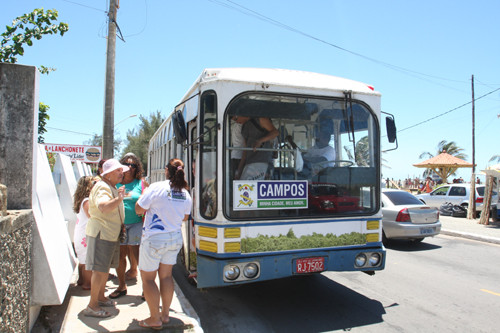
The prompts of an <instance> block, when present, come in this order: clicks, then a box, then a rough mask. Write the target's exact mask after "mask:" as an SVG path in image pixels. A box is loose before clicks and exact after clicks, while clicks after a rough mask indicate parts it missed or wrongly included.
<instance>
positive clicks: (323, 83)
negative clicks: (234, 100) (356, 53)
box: [195, 68, 380, 95]
mask: <svg viewBox="0 0 500 333" xmlns="http://www.w3.org/2000/svg"><path fill="white" fill-rule="evenodd" d="M212 81H233V82H247V83H251V84H262V83H264V84H276V85H280V86H292V87H306V88H310V89H326V90H337V91H338V90H341V91H345V90H351V91H353V92H356V93H362V94H363V93H364V94H370V95H380V93H379V92H376V91H374V89H373V86H371V85H368V84H366V83H363V82H358V81H353V80H349V79H344V78H341V77H336V76H331V75H326V74H319V73H313V72H305V71H297V70H288V69H278V68H207V69H205V70H204V71H203V73H202V74H201V75H200V77H199V78H198V80H197V82H196V83H195V85H197V84H203V83H208V82H212Z"/></svg>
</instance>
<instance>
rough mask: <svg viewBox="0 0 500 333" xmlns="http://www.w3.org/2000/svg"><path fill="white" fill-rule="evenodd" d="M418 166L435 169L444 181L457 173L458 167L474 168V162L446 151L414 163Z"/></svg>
mask: <svg viewBox="0 0 500 333" xmlns="http://www.w3.org/2000/svg"><path fill="white" fill-rule="evenodd" d="M413 166H414V167H417V168H426V169H431V170H433V171H434V172H435V173H436V174H437V175H438V176H439V177H441V179H442V180H443V183H447V182H448V177H449V176H450V175H452V174H453V173H455V171H457V169H458V168H472V163H469V162H467V161H464V160H462V159H460V158H458V157H455V156H453V155H450V154H448V153H446V152H442V153H441V154H439V155H437V156H434V157H432V158H429V159H428V160H426V161H423V162H420V163H417V164H413Z"/></svg>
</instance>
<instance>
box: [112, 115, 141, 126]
mask: <svg viewBox="0 0 500 333" xmlns="http://www.w3.org/2000/svg"><path fill="white" fill-rule="evenodd" d="M133 117H137V115H136V114H133V115H130V116H128V117H127V118H125V119H122V120H120V121H119V122H117V123H116V124H115V127H117V126H118V125H119V124H121V123H123V122H124V121H125V120H127V119H129V118H133Z"/></svg>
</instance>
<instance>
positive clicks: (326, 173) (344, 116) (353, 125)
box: [223, 93, 379, 220]
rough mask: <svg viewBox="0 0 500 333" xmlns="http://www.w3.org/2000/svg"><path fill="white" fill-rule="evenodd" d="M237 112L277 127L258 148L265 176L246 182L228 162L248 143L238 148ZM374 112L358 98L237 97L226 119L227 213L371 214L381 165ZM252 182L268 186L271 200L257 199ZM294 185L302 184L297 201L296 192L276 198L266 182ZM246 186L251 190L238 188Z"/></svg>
mask: <svg viewBox="0 0 500 333" xmlns="http://www.w3.org/2000/svg"><path fill="white" fill-rule="evenodd" d="M240 117H252V118H253V119H256V118H257V119H258V118H267V119H270V120H271V122H272V124H273V127H275V128H277V130H278V136H277V138H276V139H275V141H276V142H275V144H272V145H261V146H260V147H257V148H255V151H256V152H261V153H262V155H261V156H267V158H266V160H265V161H264V160H262V161H261V162H262V165H263V166H264V165H265V168H264V167H263V169H262V170H260V174H262V177H257V178H254V179H249V178H247V177H245V179H246V180H248V181H246V182H244V181H243V179H240V178H239V177H238V176H239V175H236V174H235V169H234V163H233V161H232V160H233V157H234V152H235V151H241V150H243V151H245V150H247V151H250V150H252V148H246V147H242V146H241V142H240V141H239V139H238V137H237V136H235V135H234V133H235V132H237V131H235V129H236V124H235V121H234V120H235V119H236V120H237V119H238V118H240ZM374 119H375V118H374V115H373V114H372V112H371V111H370V110H369V108H368V107H367V106H366V105H364V104H363V103H361V102H356V101H353V103H352V107H350V106H349V109H346V103H345V100H343V99H333V98H318V97H314V98H308V97H303V96H295V97H294V96H289V95H273V94H262V93H248V94H243V95H240V96H238V97H236V98H235V99H234V100H233V101H232V102H231V103H230V104H229V106H228V109H227V112H226V116H225V121H224V125H225V127H226V131H225V140H226V144H225V160H226V161H230V162H228V163H226V164H225V168H226V169H227V170H226V171H224V172H223V175H224V177H225V181H224V184H225V187H226V188H225V191H223V194H224V202H225V207H224V213H225V215H226V216H227V217H228V218H229V219H235V220H238V219H241V218H245V219H248V218H276V217H283V218H290V217H298V218H300V217H325V216H348V215H361V214H364V215H366V214H367V213H368V214H374V213H376V210H377V207H376V202H377V196H376V193H375V192H376V191H375V188H376V186H377V176H376V175H377V173H378V171H379V170H378V168H379V166H378V165H376V164H375V163H374V161H377V160H378V156H376V155H375V154H378V153H376V152H378V151H379V147H378V145H379V142H378V140H377V139H376V138H378V135H379V134H378V132H377V130H376V128H378V127H377V126H374V122H375V120H374ZM242 130H243V129H242ZM243 131H244V130H243ZM263 133H264V132H263ZM267 133H269V131H268V132H267ZM264 134H265V133H264ZM264 134H263V135H264ZM299 161H302V163H298V162H299ZM299 164H300V167H299ZM264 169H265V170H264ZM257 181H258V182H260V183H259V184H263V183H266V184H268V185H266V186H268V188H270V190H269V191H268V192H267V193H265V194H262V193H259V196H260V195H263V196H265V195H269V200H261V199H262V198H259V200H258V202H259V203H258V204H257V203H256V201H257V200H254V199H252V198H250V197H248V196H247V194H248V193H250V192H251V191H252V189H253V186H254V185H255V184H257ZM287 182H288V183H287ZM283 184H286V185H283ZM299 185H300V186H303V187H304V189H305V190H304V194H303V196H302V197H300V200H299V197H293V195H291V196H290V198H288V199H285V200H276V199H274V198H276V197H277V194H275V193H274V192H273V190H271V188H274V189H276V191H278V192H279V191H281V190H282V188H285V187H281V186H287V187H286V188H289V187H290V186H292V187H293V186H299ZM244 186H248V189H249V190H248V191H246V192H245V190H244V189H243V190H242V188H243V187H244ZM292 199H298V200H292Z"/></svg>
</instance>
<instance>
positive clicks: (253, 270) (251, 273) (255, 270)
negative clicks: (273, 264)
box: [243, 262, 259, 279]
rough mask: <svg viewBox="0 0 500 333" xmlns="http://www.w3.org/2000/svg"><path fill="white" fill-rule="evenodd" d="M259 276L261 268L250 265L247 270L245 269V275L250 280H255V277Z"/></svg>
mask: <svg viewBox="0 0 500 333" xmlns="http://www.w3.org/2000/svg"><path fill="white" fill-rule="evenodd" d="M257 274H259V266H257V264H254V263H253V262H252V263H249V264H246V265H245V268H243V275H245V276H246V277H247V278H249V279H253V278H254V277H256V276H257Z"/></svg>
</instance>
